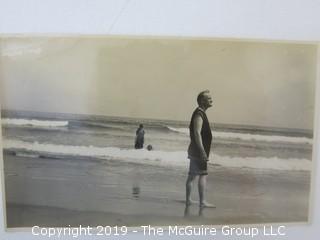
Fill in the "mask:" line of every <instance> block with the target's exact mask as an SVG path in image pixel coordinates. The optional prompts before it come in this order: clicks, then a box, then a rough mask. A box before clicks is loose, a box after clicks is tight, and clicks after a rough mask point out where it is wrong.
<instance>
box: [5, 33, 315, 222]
mask: <svg viewBox="0 0 320 240" xmlns="http://www.w3.org/2000/svg"><path fill="white" fill-rule="evenodd" d="M0 44H1V45H0V46H1V47H0V53H1V55H0V56H1V60H0V74H1V75H0V76H1V78H0V96H1V124H2V145H3V160H4V176H5V193H6V218H7V226H8V227H9V228H12V227H30V226H34V225H38V226H47V227H48V226H56V227H57V226H69V225H70V226H78V225H80V224H81V225H91V226H97V225H119V226H122V225H126V226H141V225H149V224H150V225H158V226H159V225H161V226H167V225H170V224H171V225H172V224H175V225H201V224H206V225H223V224H259V223H296V222H307V221H308V218H309V214H308V213H309V200H310V199H309V195H310V184H311V171H312V150H313V118H314V109H315V105H314V100H315V92H314V91H315V90H314V89H315V79H316V52H317V48H316V45H312V44H297V43H275V42H273V43H271V42H245V41H231V40H230V41H227V40H214V39H211V40H210V39H170V38H167V39H160V38H158V39H155V38H128V37H87V38H85V37H64V38H63V37H55V38H53V37H52V38H50V37H29V38H28V37H11V38H1V39H0ZM206 90H208V93H210V99H211V101H212V102H211V104H212V106H207V108H209V107H210V108H209V109H207V108H205V109H204V105H203V103H201V104H199V101H198V102H197V97H198V95H199V93H200V92H202V91H206ZM199 108H200V110H199ZM195 109H198V112H199V111H200V113H199V114H200V115H201V116H202V118H200V120H199V119H198V120H196V121H194V120H193V119H194V118H193V117H192V114H193V112H194V111H195V112H196V111H197V110H195ZM203 110H206V111H205V118H204V115H203V114H204V113H202V112H201V111H203ZM203 112H204V111H203ZM206 119H207V120H208V125H209V126H208V127H207V130H206V134H209V135H212V140H211V141H210V142H209V141H207V142H209V144H210V146H211V147H210V146H209V149H206V150H208V151H207V152H206V153H204V151H203V149H201V144H202V145H203V147H204V146H205V144H206V143H205V141H206V140H205V137H202V138H201V136H202V135H201V134H202V133H203V132H204V131H202V133H201V129H202V127H203V124H204V123H205V124H206V121H207V120H206ZM195 122H196V123H195ZM197 124H198V125H197ZM193 126H197V127H195V128H194V127H193ZM194 129H197V130H194ZM209 129H210V130H209ZM194 131H195V132H194ZM196 131H199V133H200V135H199V136H200V137H199V138H198V137H194V136H193V133H196ZM208 131H209V132H208ZM199 139H201V142H202V143H201V144H200V143H199V141H200V140H199ZM191 142H192V148H194V149H196V150H194V149H193V150H192V151H191V150H190V151H189V155H188V147H189V145H191ZM198 150H199V151H200V153H199V154H200V155H199V156H198V155H197V154H195V153H198V152H197V151H198ZM190 152H191V155H192V154H193V157H194V156H195V155H197V156H196V158H192V156H191V157H190ZM188 158H189V159H188ZM204 160H208V161H205V165H203V164H204ZM199 161H203V162H202V165H201V164H200V165H201V166H200V165H199ZM199 166H200V167H199ZM204 166H205V167H204ZM190 172H191V175H190ZM200 173H201V174H200ZM202 173H205V174H202ZM203 176H205V177H203ZM197 179H201V180H197ZM204 179H205V182H204ZM203 183H205V184H203ZM198 188H199V192H200V196H199V194H198ZM202 190H203V191H202ZM190 191H191V192H190ZM189 194H190V195H189ZM204 198H205V200H203V201H202V200H201V199H204ZM186 200H187V201H186Z"/></svg>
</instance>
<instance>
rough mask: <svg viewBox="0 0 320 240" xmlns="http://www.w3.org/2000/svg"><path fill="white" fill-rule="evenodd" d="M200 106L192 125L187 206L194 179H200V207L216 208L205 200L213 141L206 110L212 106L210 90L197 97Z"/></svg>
mask: <svg viewBox="0 0 320 240" xmlns="http://www.w3.org/2000/svg"><path fill="white" fill-rule="evenodd" d="M197 102H198V107H197V108H196V109H195V110H194V112H193V114H192V117H191V121H190V125H189V132H190V140H191V142H190V145H189V148H188V158H189V159H190V165H189V174H188V178H187V182H186V206H189V205H191V204H192V202H193V201H192V200H191V190H192V184H193V181H194V180H195V179H196V177H199V180H198V191H199V203H200V208H204V207H209V208H214V207H215V206H214V205H213V204H210V203H208V202H207V201H206V200H205V188H206V181H207V175H208V171H207V162H208V161H209V154H210V148H211V141H212V133H211V128H210V124H209V121H208V118H207V115H206V110H207V109H208V108H210V107H212V98H211V95H210V92H209V90H206V91H203V92H200V93H199V95H198V97H197Z"/></svg>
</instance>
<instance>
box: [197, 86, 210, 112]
mask: <svg viewBox="0 0 320 240" xmlns="http://www.w3.org/2000/svg"><path fill="white" fill-rule="evenodd" d="M197 102H198V105H199V107H201V108H204V109H207V108H209V107H212V97H211V94H210V91H209V90H205V91H202V92H200V93H199V95H198V97H197Z"/></svg>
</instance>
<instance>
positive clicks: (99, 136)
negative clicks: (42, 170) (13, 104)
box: [1, 111, 313, 171]
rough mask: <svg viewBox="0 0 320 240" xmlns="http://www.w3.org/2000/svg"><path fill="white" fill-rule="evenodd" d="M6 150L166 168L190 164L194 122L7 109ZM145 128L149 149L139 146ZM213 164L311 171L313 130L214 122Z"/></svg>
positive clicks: (3, 121)
mask: <svg viewBox="0 0 320 240" xmlns="http://www.w3.org/2000/svg"><path fill="white" fill-rule="evenodd" d="M1 117H2V119H1V124H2V134H3V147H4V152H5V154H11V155H12V154H13V155H16V156H23V157H30V158H40V159H41V158H65V157H68V158H73V157H74V158H80V157H84V158H88V157H90V159H92V158H99V159H105V161H108V160H110V159H111V160H114V161H119V162H121V163H130V164H131V163H137V164H147V165H155V166H162V167H170V168H171V167H174V168H176V167H178V168H179V167H181V168H186V166H187V165H188V159H187V151H186V150H187V148H188V144H189V141H190V140H189V130H188V122H187V121H186V122H179V121H165V120H150V119H132V118H121V117H106V116H90V115H71V114H58V113H57V114H53V113H50V114H49V113H34V112H17V111H2V116H1ZM140 123H142V124H144V128H145V132H146V134H145V148H146V146H147V145H149V144H150V145H152V146H153V150H152V151H148V150H146V149H142V150H136V149H134V139H135V131H136V129H137V127H138V125H139V124H140ZM212 130H213V143H212V153H211V155H210V161H209V164H210V165H213V166H222V167H232V168H250V169H271V170H289V171H290V170H298V171H310V170H311V156H312V143H313V138H312V133H311V132H310V131H306V130H293V129H278V128H262V127H254V126H235V125H227V124H214V125H213V126H212Z"/></svg>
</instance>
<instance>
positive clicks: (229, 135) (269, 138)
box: [167, 126, 313, 145]
mask: <svg viewBox="0 0 320 240" xmlns="http://www.w3.org/2000/svg"><path fill="white" fill-rule="evenodd" d="M167 128H168V129H169V130H171V131H174V132H178V133H182V134H189V129H188V128H173V127H170V126H167ZM212 135H213V137H214V138H223V139H241V140H245V141H251V140H254V141H265V142H287V143H302V144H311V145H312V143H313V140H312V139H311V138H307V137H288V136H277V135H261V134H250V133H236V132H220V131H219V132H218V131H213V132H212Z"/></svg>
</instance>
